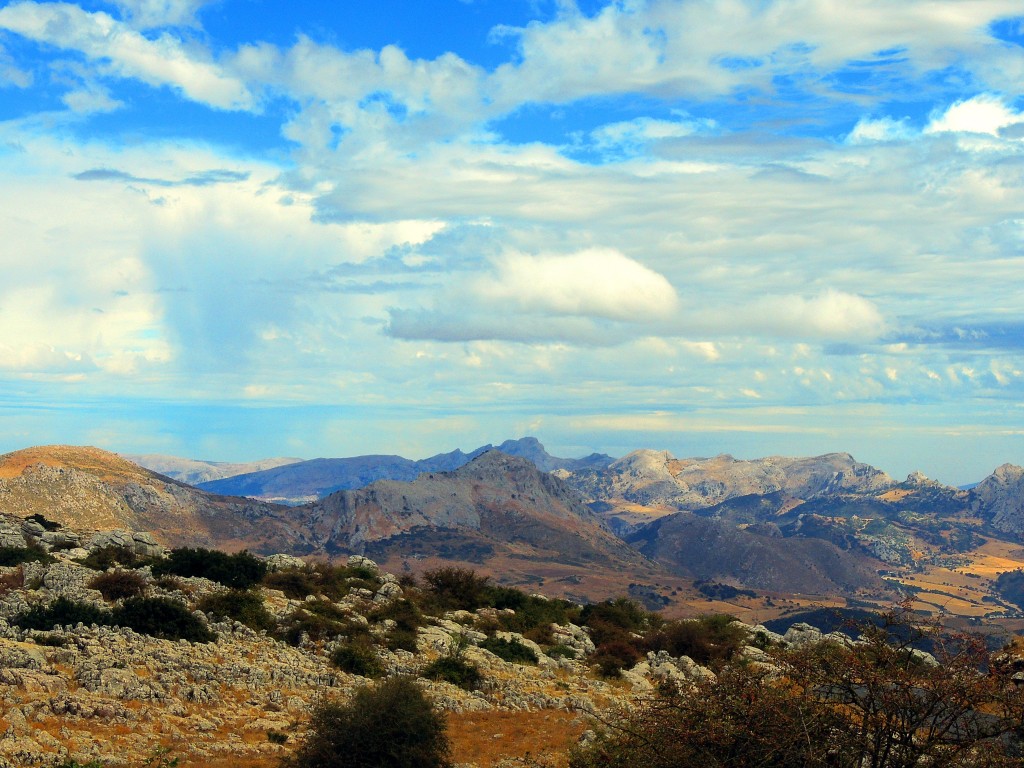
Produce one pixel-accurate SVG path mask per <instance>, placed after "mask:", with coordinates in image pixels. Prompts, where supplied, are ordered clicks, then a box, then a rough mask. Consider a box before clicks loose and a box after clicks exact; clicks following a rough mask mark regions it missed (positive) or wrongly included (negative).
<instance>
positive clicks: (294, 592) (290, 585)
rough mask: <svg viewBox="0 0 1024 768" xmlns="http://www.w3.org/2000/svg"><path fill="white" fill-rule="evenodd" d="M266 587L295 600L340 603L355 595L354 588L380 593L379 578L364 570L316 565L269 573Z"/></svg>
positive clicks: (361, 568) (367, 569) (362, 567)
mask: <svg viewBox="0 0 1024 768" xmlns="http://www.w3.org/2000/svg"><path fill="white" fill-rule="evenodd" d="M263 586H265V587H267V588H268V589H279V590H281V591H282V592H284V594H285V596H286V597H289V598H291V599H292V600H302V599H303V598H306V597H308V596H309V595H316V596H317V597H326V598H328V599H329V600H333V601H335V602H336V601H338V600H341V598H343V597H344V596H345V595H347V594H348V593H349V592H351V591H352V589H353V587H363V588H366V589H376V588H377V574H376V573H375V572H374V571H373V570H372V569H370V568H366V567H364V566H352V567H349V566H347V565H330V564H328V563H313V564H309V565H305V566H303V567H302V568H285V569H282V570H280V571H274V572H272V573H268V574H267V575H266V576H264V577H263Z"/></svg>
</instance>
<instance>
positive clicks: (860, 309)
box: [754, 290, 885, 340]
mask: <svg viewBox="0 0 1024 768" xmlns="http://www.w3.org/2000/svg"><path fill="white" fill-rule="evenodd" d="M754 313H755V314H756V315H757V316H760V317H761V318H763V327H764V328H765V330H774V331H775V332H778V333H783V334H785V335H796V336H803V337H805V338H816V337H817V338H826V339H862V340H870V339H875V338H877V337H878V336H880V335H881V334H882V332H883V331H884V330H885V319H884V318H883V317H882V314H881V312H879V310H878V307H876V306H875V304H874V303H872V302H871V301H869V300H868V299H865V298H864V297H862V296H855V295H853V294H849V293H844V292H842V291H835V290H828V291H825V292H824V293H821V294H819V295H817V296H814V297H812V298H805V297H803V296H779V297H771V298H767V299H764V300H763V301H760V302H758V303H757V304H756V305H755V306H754Z"/></svg>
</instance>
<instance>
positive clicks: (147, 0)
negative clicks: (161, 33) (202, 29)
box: [113, 0, 215, 29]
mask: <svg viewBox="0 0 1024 768" xmlns="http://www.w3.org/2000/svg"><path fill="white" fill-rule="evenodd" d="M113 1H114V3H115V4H116V5H117V6H118V7H119V8H120V9H121V11H122V13H124V14H125V16H126V17H127V18H128V20H129V22H130V23H131V25H132V26H133V27H135V28H137V29H153V28H156V27H178V26H193V25H195V24H196V13H197V12H198V11H199V9H200V8H202V7H203V6H204V5H209V4H210V3H211V2H215V0H113Z"/></svg>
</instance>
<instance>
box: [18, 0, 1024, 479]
mask: <svg viewBox="0 0 1024 768" xmlns="http://www.w3.org/2000/svg"><path fill="white" fill-rule="evenodd" d="M1022 83H1024V14H1022V12H1021V6H1020V3H1019V0H1012V1H1011V0H931V1H930V2H918V1H917V0H904V2H900V3H898V4H895V3H892V2H882V1H881V0H861V1H859V2H855V3H845V4H843V3H835V2H832V1H831V0H787V1H785V2H783V1H780V0H757V1H754V0H749V1H747V0H721V1H718V2H710V1H708V0H705V1H697V0H673V1H667V0H647V1H643V0H620V1H619V2H612V3H608V2H597V1H596V0H591V1H590V2H572V0H554V1H551V2H548V1H546V0H502V1H501V2H499V0H387V1H382V2H377V3H372V4H368V3H353V2H333V3H317V2H312V3H284V2H278V1H277V0H221V1H216V0H215V1H213V2H209V1H208V0H114V1H113V2H98V1H96V2H83V3H77V4H76V3H57V2H31V1H22V2H4V3H0V231H2V233H3V238H2V240H0V266H2V269H3V275H4V279H3V281H2V282H0V450H13V449H16V448H20V447H25V446H28V445H34V444H40V443H51V442H60V443H75V444H83V443H89V444H95V445H99V446H102V447H105V448H108V449H112V450H117V451H123V452H162V453H173V454H178V455H185V456H192V457H197V458H211V459H224V460H245V459H255V458H259V457H263V456H269V455H292V456H301V457H306V458H313V457H316V456H345V455H353V454H357V453H371V452H387V453H401V454H403V455H407V456H411V457H420V456H425V455H429V454H432V453H436V452H439V451H445V450H451V449H453V448H455V447H462V448H464V449H469V448H472V447H475V446H477V445H480V444H482V443H486V442H499V441H501V440H503V439H506V438H508V437H518V436H522V435H526V434H533V435H537V436H538V437H540V438H541V440H542V441H543V442H544V443H545V444H546V445H547V446H548V448H549V450H551V451H552V452H554V453H557V454H561V455H581V454H584V453H588V452H590V451H594V450H597V451H604V452H607V453H611V454H615V455H621V454H623V453H625V452H627V451H629V450H631V449H634V448H638V447H651V448H658V449H668V450H670V451H672V452H673V453H675V454H676V455H678V456H695V455H713V454H716V453H721V452H729V453H733V454H734V455H737V456H742V457H754V456H763V455H770V454H786V455H809V454H815V453H823V452H826V451H833V450H842V451H849V452H851V453H853V454H854V455H855V456H856V457H858V458H860V459H861V460H864V461H868V462H871V463H873V464H876V465H878V466H880V467H881V468H883V469H885V470H887V471H889V472H891V473H893V474H896V475H902V474H906V473H908V472H910V471H911V470H914V469H920V470H922V471H924V472H925V473H926V474H928V475H930V476H933V477H936V478H937V479H940V480H944V481H946V482H952V483H966V482H970V481H974V480H978V479H980V478H981V477H983V476H984V475H985V474H987V473H988V472H990V471H991V470H992V469H993V468H994V467H995V466H997V465H998V464H1001V463H1003V462H1013V463H1017V464H1022V463H1024V354H1022V350H1024V298H1022V291H1021V284H1022V282H1024V257H1022V247H1024V193H1022V184H1024V163H1022V160H1024V94H1022V92H1021V84H1022Z"/></svg>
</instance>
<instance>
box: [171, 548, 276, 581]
mask: <svg viewBox="0 0 1024 768" xmlns="http://www.w3.org/2000/svg"><path fill="white" fill-rule="evenodd" d="M153 574H154V575H155V576H163V575H165V574H173V575H175V576H200V577H202V578H204V579H209V580H210V581H216V582H218V583H220V584H223V585H224V586H225V587H231V588H233V589H249V587H253V586H255V585H256V584H259V583H260V582H261V581H262V580H263V578H264V577H265V576H266V575H267V564H266V563H264V562H263V561H262V560H260V559H259V558H258V557H256V556H255V555H250V554H249V553H248V552H245V551H242V552H238V553H236V554H233V555H229V554H227V553H225V552H218V551H217V550H215V549H203V548H201V547H200V548H196V549H191V548H188V547H185V548H182V549H175V550H172V551H171V554H170V556H169V557H167V559H166V560H162V561H161V562H159V563H157V564H156V565H154V566H153Z"/></svg>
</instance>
